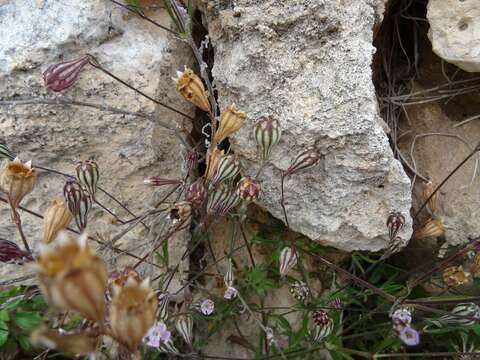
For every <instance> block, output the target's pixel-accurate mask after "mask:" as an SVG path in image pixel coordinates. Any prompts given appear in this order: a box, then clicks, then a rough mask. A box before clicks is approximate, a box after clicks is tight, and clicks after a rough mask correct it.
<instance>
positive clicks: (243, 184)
mask: <svg viewBox="0 0 480 360" xmlns="http://www.w3.org/2000/svg"><path fill="white" fill-rule="evenodd" d="M261 190H262V188H261V186H260V183H259V182H258V181H257V180H256V179H254V178H253V177H251V176H245V177H243V178H241V179H240V181H239V182H238V184H237V194H238V196H239V197H240V199H241V200H244V201H254V200H257V199H258V198H259V197H260V192H261Z"/></svg>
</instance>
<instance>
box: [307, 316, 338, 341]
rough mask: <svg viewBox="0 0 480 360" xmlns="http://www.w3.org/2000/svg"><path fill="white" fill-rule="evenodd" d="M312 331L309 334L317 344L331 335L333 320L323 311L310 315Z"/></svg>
mask: <svg viewBox="0 0 480 360" xmlns="http://www.w3.org/2000/svg"><path fill="white" fill-rule="evenodd" d="M312 321H313V324H314V325H313V330H312V332H311V334H312V338H313V341H314V342H319V341H321V340H323V339H324V338H326V337H327V336H328V335H330V334H331V333H332V330H333V320H332V319H331V318H330V317H329V316H328V314H327V313H326V312H325V311H323V310H317V311H315V312H314V313H313V314H312Z"/></svg>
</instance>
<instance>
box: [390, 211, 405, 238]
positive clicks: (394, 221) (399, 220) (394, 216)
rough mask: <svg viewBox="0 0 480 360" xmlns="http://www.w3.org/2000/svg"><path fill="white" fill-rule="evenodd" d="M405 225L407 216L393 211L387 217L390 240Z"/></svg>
mask: <svg viewBox="0 0 480 360" xmlns="http://www.w3.org/2000/svg"><path fill="white" fill-rule="evenodd" d="M403 225H405V216H403V215H402V214H400V213H399V212H392V213H390V215H388V218H387V228H388V235H389V236H390V240H393V239H394V238H395V237H396V236H397V233H398V232H399V231H400V229H401V228H402V227H403Z"/></svg>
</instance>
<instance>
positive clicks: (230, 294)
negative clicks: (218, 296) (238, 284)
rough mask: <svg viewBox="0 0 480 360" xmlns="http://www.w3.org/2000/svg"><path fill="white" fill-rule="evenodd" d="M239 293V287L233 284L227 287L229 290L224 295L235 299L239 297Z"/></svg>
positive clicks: (226, 297)
mask: <svg viewBox="0 0 480 360" xmlns="http://www.w3.org/2000/svg"><path fill="white" fill-rule="evenodd" d="M237 294H238V291H237V289H235V288H234V287H232V286H229V287H228V288H227V290H226V291H225V294H224V295H223V297H224V298H225V299H227V300H232V299H235V298H236V297H237Z"/></svg>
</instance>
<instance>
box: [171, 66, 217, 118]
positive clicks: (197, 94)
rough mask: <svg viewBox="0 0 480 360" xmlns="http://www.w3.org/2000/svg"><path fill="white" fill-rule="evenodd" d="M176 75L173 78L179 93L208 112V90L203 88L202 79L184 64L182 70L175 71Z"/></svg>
mask: <svg viewBox="0 0 480 360" xmlns="http://www.w3.org/2000/svg"><path fill="white" fill-rule="evenodd" d="M177 76H178V77H177V78H176V79H173V80H174V81H175V85H176V86H177V91H178V92H179V93H180V95H182V96H183V97H184V98H185V99H187V100H188V101H190V102H191V103H193V104H194V105H195V106H197V107H199V108H200V109H202V110H203V111H207V112H210V102H209V101H208V92H207V91H206V90H205V87H204V85H203V82H202V79H200V77H198V75H196V74H195V73H194V72H193V71H192V70H191V69H189V68H188V67H186V66H185V70H183V72H180V71H177Z"/></svg>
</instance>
